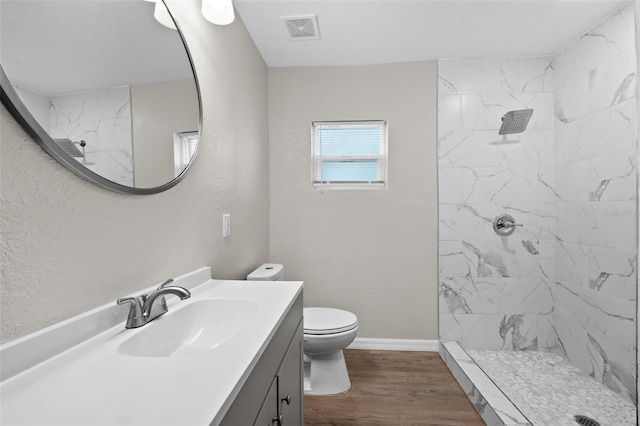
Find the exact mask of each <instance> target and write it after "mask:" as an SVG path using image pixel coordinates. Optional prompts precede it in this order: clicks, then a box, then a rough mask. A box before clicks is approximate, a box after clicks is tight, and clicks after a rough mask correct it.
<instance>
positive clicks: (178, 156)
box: [173, 131, 200, 177]
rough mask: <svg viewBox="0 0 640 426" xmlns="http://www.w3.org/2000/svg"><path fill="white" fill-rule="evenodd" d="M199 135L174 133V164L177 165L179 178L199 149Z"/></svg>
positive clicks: (194, 132) (176, 169) (176, 173)
mask: <svg viewBox="0 0 640 426" xmlns="http://www.w3.org/2000/svg"><path fill="white" fill-rule="evenodd" d="M199 136H200V135H199V133H198V132H197V131H193V132H182V133H174V137H173V141H174V143H173V163H174V165H175V176H176V177H178V176H179V175H180V173H182V172H183V171H184V169H186V168H187V166H188V165H189V162H190V161H191V157H193V154H195V152H196V149H197V148H198V139H199Z"/></svg>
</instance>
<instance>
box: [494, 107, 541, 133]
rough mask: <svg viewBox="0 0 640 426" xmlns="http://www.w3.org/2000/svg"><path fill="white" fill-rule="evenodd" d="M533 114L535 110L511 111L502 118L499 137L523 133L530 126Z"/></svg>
mask: <svg viewBox="0 0 640 426" xmlns="http://www.w3.org/2000/svg"><path fill="white" fill-rule="evenodd" d="M532 114H533V109H519V110H517V111H509V112H507V113H506V114H505V115H504V116H503V117H502V126H500V130H499V131H498V134H499V135H510V134H512V133H522V132H524V129H526V128H527V124H529V119H530V118H531V115H532Z"/></svg>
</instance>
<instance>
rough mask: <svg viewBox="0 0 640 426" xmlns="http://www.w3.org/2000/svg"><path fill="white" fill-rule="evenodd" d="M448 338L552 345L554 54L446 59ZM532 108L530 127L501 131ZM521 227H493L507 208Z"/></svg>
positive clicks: (520, 346) (442, 91)
mask: <svg viewBox="0 0 640 426" xmlns="http://www.w3.org/2000/svg"><path fill="white" fill-rule="evenodd" d="M438 75H439V77H438V91H439V94H438V132H439V134H438V166H439V170H438V174H439V175H438V180H439V203H440V209H439V215H440V230H439V234H440V236H439V238H440V241H439V244H440V273H439V275H440V283H439V286H440V287H439V292H440V298H439V302H440V338H441V339H443V340H457V341H458V342H460V344H461V345H462V346H463V347H465V348H473V349H492V350H537V349H539V348H541V347H544V348H547V347H549V348H550V347H553V346H554V345H555V342H554V341H553V336H554V333H553V332H552V330H553V319H552V313H553V285H554V251H555V247H554V238H555V237H554V227H555V205H554V203H555V194H554V191H553V187H554V141H553V137H554V134H553V122H554V119H553V109H554V107H553V87H554V82H553V70H552V67H551V58H542V57H541V58H516V59H473V60H464V59H462V60H458V59H456V60H442V61H440V62H439V71H438ZM525 108H533V109H534V113H533V116H532V117H531V121H530V122H529V125H528V127H527V130H526V131H525V132H524V133H520V134H515V135H508V136H506V137H502V136H499V135H498V130H499V128H500V125H501V117H502V116H503V115H504V114H505V113H506V112H507V111H509V110H518V109H525ZM503 213H507V214H510V215H512V216H513V217H514V218H515V219H516V221H517V222H518V223H520V224H522V225H523V226H522V227H519V228H517V229H516V231H515V232H514V234H512V235H511V236H508V237H500V236H498V235H497V234H496V233H495V232H494V231H493V226H492V221H493V219H494V217H496V216H497V215H499V214H503Z"/></svg>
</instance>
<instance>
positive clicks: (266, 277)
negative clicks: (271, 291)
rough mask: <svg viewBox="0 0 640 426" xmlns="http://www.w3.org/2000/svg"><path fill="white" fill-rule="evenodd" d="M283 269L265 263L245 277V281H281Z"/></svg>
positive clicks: (274, 264)
mask: <svg viewBox="0 0 640 426" xmlns="http://www.w3.org/2000/svg"><path fill="white" fill-rule="evenodd" d="M283 279H284V267H283V266H282V265H280V264H279V263H265V264H264V265H261V266H260V267H258V268H257V269H255V270H254V271H253V272H252V273H250V274H249V275H247V281H282V280H283Z"/></svg>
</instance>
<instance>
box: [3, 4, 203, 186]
mask: <svg viewBox="0 0 640 426" xmlns="http://www.w3.org/2000/svg"><path fill="white" fill-rule="evenodd" d="M154 7H155V4H154V3H153V2H147V1H144V0H128V1H113V0H34V1H23V0H2V1H0V19H1V22H0V31H1V33H0V43H1V46H0V55H1V56H0V64H1V65H2V69H3V70H4V73H6V77H7V79H8V82H7V81H4V79H3V87H2V89H3V90H2V92H3V93H2V94H3V102H4V103H5V105H7V106H8V107H9V109H10V110H11V111H12V112H13V113H14V115H16V111H17V113H18V114H19V115H21V116H24V115H28V114H29V113H30V117H22V119H20V120H19V121H20V122H21V123H23V125H24V124H25V122H26V123H27V124H31V126H29V127H31V129H28V130H29V131H30V133H31V134H32V135H34V136H36V140H37V141H38V143H40V144H41V145H42V146H43V148H45V150H46V151H47V152H49V153H50V154H52V155H53V156H54V157H56V159H58V160H59V161H60V162H61V163H62V164H65V165H66V166H67V167H69V168H71V169H72V170H74V171H75V172H76V173H78V174H80V175H81V176H83V177H87V178H90V180H92V181H94V182H95V183H97V184H99V185H101V186H105V187H108V188H110V189H114V190H118V191H122V192H129V193H153V192H159V191H161V190H164V189H168V188H170V187H171V186H173V185H175V184H176V183H177V182H178V181H179V180H180V179H181V178H182V177H183V176H184V172H185V171H186V169H187V168H188V166H189V164H190V163H191V161H192V160H193V158H194V155H195V153H196V152H197V145H198V139H199V130H200V123H201V111H200V100H199V92H198V87H197V81H196V80H195V74H194V71H193V67H192V64H191V61H190V57H189V55H188V51H187V50H186V48H185V45H184V43H183V40H182V38H181V35H180V33H179V32H178V31H176V30H173V29H170V28H167V27H166V26H163V25H161V24H160V23H159V22H158V21H156V19H154ZM7 85H9V86H10V87H5V86H7ZM16 95H17V97H18V98H19V99H18V98H17V97H16ZM12 104H13V105H12ZM25 107H26V108H25ZM27 111H28V113H27ZM35 123H37V124H35ZM34 127H35V128H34ZM53 145H57V146H53Z"/></svg>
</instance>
